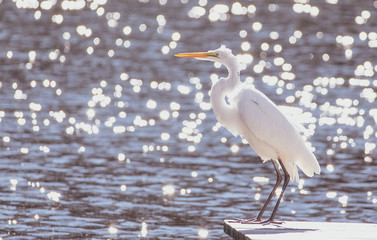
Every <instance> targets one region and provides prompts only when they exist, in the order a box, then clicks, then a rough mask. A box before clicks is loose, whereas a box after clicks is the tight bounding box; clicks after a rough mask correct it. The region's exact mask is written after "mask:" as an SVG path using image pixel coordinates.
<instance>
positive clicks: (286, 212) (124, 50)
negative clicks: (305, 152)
mask: <svg viewBox="0 0 377 240" xmlns="http://www.w3.org/2000/svg"><path fill="white" fill-rule="evenodd" d="M0 19H1V21H0V46H1V47H0V100H1V101H0V147H1V155H0V161H1V170H2V173H3V174H2V175H1V177H0V180H1V186H2V191H1V193H0V201H1V213H2V214H1V215H0V224H1V226H2V228H1V229H3V231H2V232H0V238H4V239H7V238H8V237H13V236H16V237H20V238H22V239H35V238H37V239H38V238H51V239H52V238H54V239H61V238H65V239H72V238H117V237H119V238H126V239H132V238H136V239H137V238H152V239H153V238H159V239H171V238H177V239H184V238H197V239H206V238H211V239H222V238H223V239H227V237H226V236H225V234H224V233H223V232H222V220H223V219H224V218H228V217H253V216H255V215H256V214H257V212H258V211H259V209H260V208H261V206H262V205H263V202H264V200H265V199H266V197H267V196H268V194H269V191H270V190H271V187H272V184H273V183H274V182H275V176H274V171H273V168H272V166H271V165H270V163H266V164H262V162H261V160H260V159H259V157H258V156H257V155H256V154H255V153H254V152H253V151H252V150H251V149H250V147H249V146H248V144H247V142H246V141H244V140H242V139H241V138H235V137H234V136H233V135H232V134H231V133H229V132H228V131H226V130H225V129H224V128H223V127H221V125H220V124H219V123H218V122H217V121H216V119H215V117H214V115H213V113H212V110H211V106H210V104H209V90H210V86H211V83H212V82H215V81H217V80H218V79H219V78H220V77H221V76H224V75H226V70H225V69H224V68H222V67H221V65H219V64H212V63H208V62H198V61H193V60H189V59H177V58H174V56H173V55H174V54H175V53H177V52H187V51H206V50H210V49H216V48H218V47H220V45H221V44H226V45H227V46H228V47H229V48H231V49H233V53H234V54H236V55H237V58H238V59H239V62H240V64H241V69H242V72H241V79H242V81H244V82H245V83H247V84H248V85H250V86H251V87H255V88H257V89H259V90H261V91H262V92H264V93H265V94H266V95H267V96H269V97H270V98H271V99H272V100H273V101H274V102H275V103H277V104H278V105H280V106H281V109H282V111H283V112H285V113H286V114H287V115H288V116H289V117H290V118H291V119H292V121H294V122H296V123H299V124H302V125H303V126H304V127H303V128H302V129H301V131H302V134H303V136H304V137H305V138H306V139H308V141H309V142H310V143H311V145H310V147H311V148H312V150H313V151H314V152H315V155H316V156H317V158H318V160H319V163H320V164H321V166H322V174H321V175H320V176H315V177H313V178H307V177H305V176H303V174H301V175H300V176H301V179H300V181H299V182H298V183H291V184H290V185H289V188H288V191H287V194H286V196H285V197H284V201H283V203H282V204H281V208H280V210H279V214H278V215H279V218H280V219H282V220H312V221H344V222H350V221H356V222H376V221H377V216H376V214H375V209H376V207H377V190H376V182H377V174H376V173H377V164H376V162H377V146H376V143H377V130H376V129H377V127H376V125H377V105H376V102H375V101H376V98H377V90H376V89H377V78H376V74H377V60H376V59H377V54H376V50H377V32H376V24H375V23H376V22H377V1H338V0H326V1H320V2H318V1H305V0H300V1H299V0H295V1H274V2H273V3H272V2H271V3H270V2H269V1H239V2H232V3H231V2H230V1H229V2H226V1H225V2H218V1H213V2H212V1H211V2H210V1H206V0H199V1H188V0H181V1H167V0H159V1H148V0H139V1H107V0H92V1H89V0H87V1H84V0H76V1H66V0H64V1H49V0H43V1H42V0H12V1H1V0H0ZM278 190H279V191H281V189H278ZM267 214H269V213H267Z"/></svg>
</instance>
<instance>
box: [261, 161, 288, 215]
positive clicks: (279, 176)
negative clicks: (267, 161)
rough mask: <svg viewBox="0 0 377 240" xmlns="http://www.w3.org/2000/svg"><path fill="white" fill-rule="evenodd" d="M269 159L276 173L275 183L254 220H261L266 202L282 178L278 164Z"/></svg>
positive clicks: (269, 199)
mask: <svg viewBox="0 0 377 240" xmlns="http://www.w3.org/2000/svg"><path fill="white" fill-rule="evenodd" d="M271 161H272V163H273V164H274V168H275V171H276V175H277V178H276V183H275V186H274V188H273V189H272V191H271V193H270V195H269V196H268V198H267V200H266V202H265V203H264V205H263V207H262V209H261V210H260V212H259V214H258V216H257V219H256V221H261V220H262V216H263V213H264V211H266V208H267V206H268V204H269V203H270V202H271V199H272V197H273V196H274V194H275V191H276V189H277V188H278V187H279V185H280V183H281V180H282V179H283V177H282V176H281V173H280V170H279V166H278V164H277V162H275V161H274V160H271Z"/></svg>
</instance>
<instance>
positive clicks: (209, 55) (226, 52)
mask: <svg viewBox="0 0 377 240" xmlns="http://www.w3.org/2000/svg"><path fill="white" fill-rule="evenodd" d="M175 56H176V57H191V58H196V59H199V60H207V61H212V62H219V63H221V64H224V65H226V66H228V65H230V64H231V63H234V62H237V59H236V57H235V56H234V55H233V54H232V50H230V49H229V48H227V47H226V46H224V45H222V46H221V47H220V48H218V49H216V50H210V51H208V52H191V53H179V54H175Z"/></svg>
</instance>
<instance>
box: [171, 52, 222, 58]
mask: <svg viewBox="0 0 377 240" xmlns="http://www.w3.org/2000/svg"><path fill="white" fill-rule="evenodd" d="M174 56H176V57H191V58H207V57H218V56H219V54H217V53H213V52H192V53H178V54H175V55H174Z"/></svg>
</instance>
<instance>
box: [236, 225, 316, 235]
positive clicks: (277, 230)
mask: <svg viewBox="0 0 377 240" xmlns="http://www.w3.org/2000/svg"><path fill="white" fill-rule="evenodd" d="M317 230H318V229H310V228H286V227H261V228H254V229H245V230H239V232H241V233H242V234H244V235H248V234H252V235H265V234H270V235H271V234H282V233H304V232H309V231H317Z"/></svg>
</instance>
